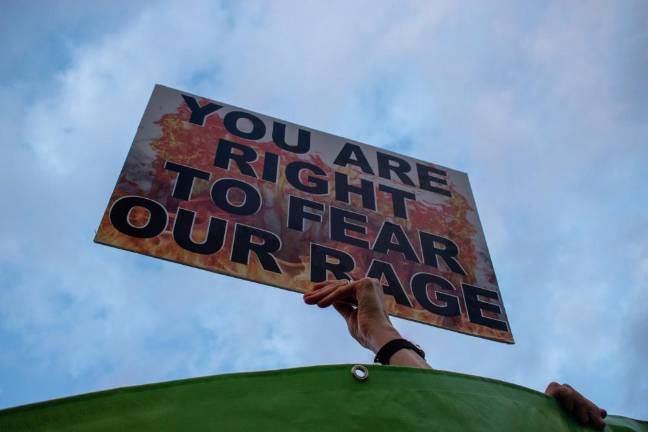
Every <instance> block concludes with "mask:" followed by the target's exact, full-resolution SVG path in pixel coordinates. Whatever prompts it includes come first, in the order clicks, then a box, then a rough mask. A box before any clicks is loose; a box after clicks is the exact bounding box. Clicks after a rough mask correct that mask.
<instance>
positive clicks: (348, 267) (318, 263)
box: [310, 243, 355, 282]
mask: <svg viewBox="0 0 648 432" xmlns="http://www.w3.org/2000/svg"><path fill="white" fill-rule="evenodd" d="M329 257H331V258H334V259H335V260H337V262H335V263H332V262H330V261H329V260H328V258H329ZM310 258H311V259H310V264H311V265H310V280H311V282H324V281H325V280H326V272H327V271H330V272H331V273H333V276H335V278H336V279H346V280H352V279H351V276H349V275H348V272H351V271H353V269H354V268H355V261H354V260H353V257H352V256H351V255H349V254H348V253H346V252H342V251H339V250H337V249H333V248H328V247H326V246H321V245H318V244H315V243H312V244H311V257H310Z"/></svg>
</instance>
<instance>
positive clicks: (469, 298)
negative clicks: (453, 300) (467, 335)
mask: <svg viewBox="0 0 648 432" xmlns="http://www.w3.org/2000/svg"><path fill="white" fill-rule="evenodd" d="M461 287H462V288H463V293H464V300H465V301H466V309H467V311H468V319H469V320H470V322H472V323H475V324H479V325H483V326H486V327H490V328H492V329H495V330H501V331H508V326H507V325H506V323H505V322H504V321H500V320H497V319H493V318H487V317H485V316H483V315H482V313H481V311H482V310H485V311H489V312H493V313H496V314H501V313H502V309H501V308H500V307H499V305H496V304H493V303H487V302H485V301H482V300H479V298H478V296H482V297H488V298H491V299H493V300H497V301H499V296H498V295H497V293H496V292H495V291H490V290H486V289H483V288H479V287H476V286H474V285H468V284H461Z"/></svg>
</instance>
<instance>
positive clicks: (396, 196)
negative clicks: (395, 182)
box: [378, 184, 416, 219]
mask: <svg viewBox="0 0 648 432" xmlns="http://www.w3.org/2000/svg"><path fill="white" fill-rule="evenodd" d="M378 189H379V190H381V191H382V192H387V193H388V194H390V195H391V199H392V208H393V209H394V216H397V217H399V218H403V219H407V205H406V203H405V200H406V199H409V200H412V201H416V195H415V194H414V193H412V192H407V191H404V190H400V189H396V188H393V187H390V186H387V185H384V184H380V185H378Z"/></svg>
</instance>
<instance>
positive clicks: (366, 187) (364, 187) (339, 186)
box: [335, 171, 376, 211]
mask: <svg viewBox="0 0 648 432" xmlns="http://www.w3.org/2000/svg"><path fill="white" fill-rule="evenodd" d="M349 193H355V194H358V195H360V196H361V197H362V207H363V208H366V209H369V210H374V211H375V210H376V194H375V192H374V186H373V183H372V182H370V181H369V180H364V179H361V180H360V186H353V185H350V184H349V177H348V176H347V175H346V174H343V173H341V172H337V171H336V172H335V199H336V200H337V201H342V202H345V203H347V204H349V203H350V202H351V199H350V198H349Z"/></svg>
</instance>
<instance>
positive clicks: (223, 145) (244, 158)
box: [214, 138, 258, 178]
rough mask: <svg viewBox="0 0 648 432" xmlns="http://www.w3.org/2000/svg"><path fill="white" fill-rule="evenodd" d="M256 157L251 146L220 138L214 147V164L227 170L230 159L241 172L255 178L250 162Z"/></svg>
mask: <svg viewBox="0 0 648 432" xmlns="http://www.w3.org/2000/svg"><path fill="white" fill-rule="evenodd" d="M234 149H236V150H238V151H240V153H239V154H235V153H234V151H233V150H234ZM257 157H258V155H257V152H256V150H254V149H253V148H252V147H248V146H246V145H243V144H239V143H235V142H232V141H228V140H226V139H223V138H221V139H220V141H219V142H218V148H217V149H216V157H215V158H214V166H215V167H218V168H222V169H224V170H227V171H229V166H230V161H231V160H232V161H234V162H235V163H236V166H238V169H239V171H241V174H244V175H246V176H249V177H254V178H256V173H255V172H254V169H253V168H252V165H250V163H251V162H254V161H256V160H257Z"/></svg>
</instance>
